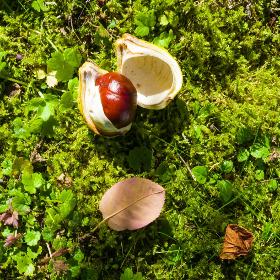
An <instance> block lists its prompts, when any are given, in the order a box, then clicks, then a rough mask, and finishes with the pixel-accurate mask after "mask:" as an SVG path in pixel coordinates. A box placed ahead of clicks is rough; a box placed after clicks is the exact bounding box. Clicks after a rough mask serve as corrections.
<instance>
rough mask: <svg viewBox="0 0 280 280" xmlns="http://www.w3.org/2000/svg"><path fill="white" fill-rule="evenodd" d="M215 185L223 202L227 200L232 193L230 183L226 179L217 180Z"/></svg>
mask: <svg viewBox="0 0 280 280" xmlns="http://www.w3.org/2000/svg"><path fill="white" fill-rule="evenodd" d="M217 187H218V189H219V192H220V198H221V200H222V201H223V203H227V202H229V201H230V199H231V198H232V195H233V191H232V189H233V186H232V183H231V182H230V181H228V180H221V181H219V182H218V184H217Z"/></svg>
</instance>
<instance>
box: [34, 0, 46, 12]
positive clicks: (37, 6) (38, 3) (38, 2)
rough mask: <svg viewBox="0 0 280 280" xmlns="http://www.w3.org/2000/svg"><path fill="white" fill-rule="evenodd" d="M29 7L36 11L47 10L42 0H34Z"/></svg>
mask: <svg viewBox="0 0 280 280" xmlns="http://www.w3.org/2000/svg"><path fill="white" fill-rule="evenodd" d="M31 7H32V8H33V9H34V10H36V11H37V12H41V11H42V12H46V11H47V10H48V7H47V6H46V5H45V1H44V0H34V1H33V2H32V4H31Z"/></svg>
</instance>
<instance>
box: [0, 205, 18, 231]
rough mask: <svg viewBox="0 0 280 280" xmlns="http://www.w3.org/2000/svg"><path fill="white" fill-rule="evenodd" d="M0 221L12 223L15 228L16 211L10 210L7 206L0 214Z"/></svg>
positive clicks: (16, 225)
mask: <svg viewBox="0 0 280 280" xmlns="http://www.w3.org/2000/svg"><path fill="white" fill-rule="evenodd" d="M0 221H1V222H3V223H4V225H12V226H13V227H15V228H18V212H16V211H12V209H11V208H9V209H8V210H7V211H6V212H5V213H3V214H1V215H0Z"/></svg>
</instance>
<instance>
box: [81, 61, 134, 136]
mask: <svg viewBox="0 0 280 280" xmlns="http://www.w3.org/2000/svg"><path fill="white" fill-rule="evenodd" d="M79 76H80V90H79V107H80V110H81V112H82V114H83V116H84V118H85V120H86V122H87V124H88V126H89V127H90V128H91V129H92V130H93V131H94V132H95V133H97V134H101V135H105V136H117V135H122V134H125V133H126V132H127V131H128V130H129V129H130V127H131V124H132V121H133V119H134V116H135V112H136V107H137V92H136V89H135V87H134V85H133V84H132V83H131V81H130V80H129V79H128V78H126V77H125V76H123V75H121V74H119V73H117V72H110V73H106V72H105V71H104V70H102V69H100V68H98V67H97V66H96V65H95V64H93V63H91V62H86V63H85V64H84V65H83V66H82V67H81V68H80V70H79Z"/></svg>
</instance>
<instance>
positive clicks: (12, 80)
mask: <svg viewBox="0 0 280 280" xmlns="http://www.w3.org/2000/svg"><path fill="white" fill-rule="evenodd" d="M0 79H3V80H7V81H10V82H14V83H17V84H20V85H23V86H25V87H28V86H29V85H28V84H27V83H25V82H23V81H20V80H16V79H14V78H10V77H7V76H2V75H0Z"/></svg>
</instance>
